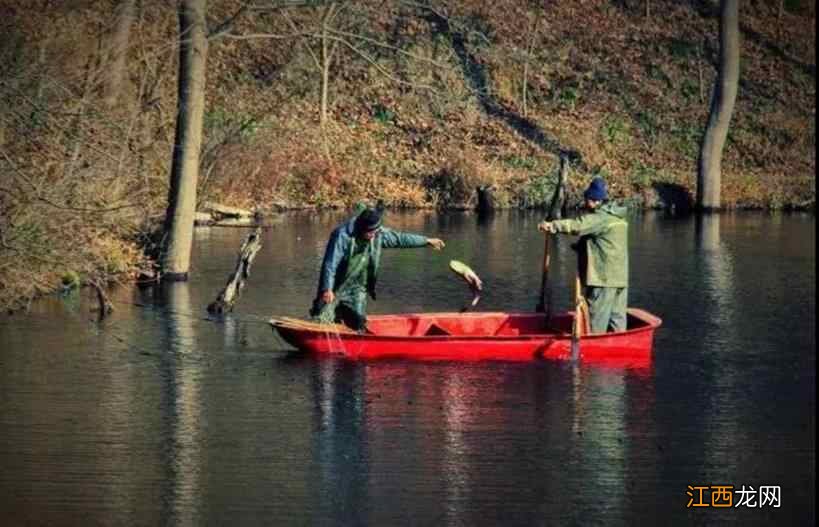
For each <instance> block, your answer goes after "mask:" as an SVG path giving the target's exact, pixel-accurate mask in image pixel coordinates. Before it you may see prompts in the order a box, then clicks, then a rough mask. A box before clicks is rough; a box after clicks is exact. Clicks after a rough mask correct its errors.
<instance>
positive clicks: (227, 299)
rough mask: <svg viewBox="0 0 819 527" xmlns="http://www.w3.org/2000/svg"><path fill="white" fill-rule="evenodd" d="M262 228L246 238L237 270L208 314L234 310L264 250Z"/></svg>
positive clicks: (258, 228) (210, 307)
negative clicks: (255, 262) (259, 254)
mask: <svg viewBox="0 0 819 527" xmlns="http://www.w3.org/2000/svg"><path fill="white" fill-rule="evenodd" d="M261 237H262V228H261V227H256V230H254V231H253V232H252V233H251V234H249V235H248V236H247V238H245V241H244V242H243V243H242V247H241V248H240V249H239V257H238V258H237V260H236V268H235V269H234V270H233V273H232V274H231V275H230V276H229V277H228V281H227V284H226V285H225V287H224V289H222V292H221V293H219V296H218V297H217V298H216V300H215V301H213V302H211V304H210V305H209V306H208V312H209V313H212V314H216V315H221V314H223V313H227V312H230V311H232V310H233V306H234V305H235V304H236V301H237V300H239V296H240V295H241V293H242V289H244V287H245V283H246V282H247V279H248V278H249V277H250V266H251V265H252V264H253V259H254V258H255V257H256V253H258V252H259V249H261V248H262V241H261Z"/></svg>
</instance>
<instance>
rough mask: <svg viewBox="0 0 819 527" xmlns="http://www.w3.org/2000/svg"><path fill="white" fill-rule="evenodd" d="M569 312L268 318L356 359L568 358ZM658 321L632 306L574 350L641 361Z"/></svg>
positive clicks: (307, 342) (309, 345) (302, 343)
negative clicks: (346, 321) (353, 322)
mask: <svg viewBox="0 0 819 527" xmlns="http://www.w3.org/2000/svg"><path fill="white" fill-rule="evenodd" d="M573 319H574V313H573V312H566V313H561V314H559V315H555V316H553V317H552V320H551V323H550V324H549V325H548V327H547V324H546V319H545V317H544V315H543V314H540V313H503V312H483V313H482V312H472V313H420V314H403V315H372V316H369V317H368V318H367V320H368V323H367V328H368V331H367V332H366V333H363V334H359V333H356V332H354V331H352V330H350V329H349V328H346V327H345V326H341V325H339V324H333V325H329V326H327V325H321V324H318V323H314V322H308V321H305V320H299V319H293V318H273V319H271V320H270V325H271V326H272V327H273V328H274V329H275V330H276V331H278V332H279V334H280V335H281V336H282V338H283V339H284V340H285V341H286V342H287V343H289V344H291V345H292V346H294V347H296V348H297V349H299V350H302V351H307V352H312V353H317V354H338V355H343V356H345V357H349V358H353V359H374V358H392V357H402V358H412V359H438V360H487V359H492V360H509V361H528V360H534V359H541V358H543V359H569V358H570V357H571V339H572V335H571V328H572V321H573ZM661 323H662V321H661V320H660V319H659V318H658V317H656V316H654V315H652V314H651V313H648V312H646V311H643V310H642V309H633V308H631V309H629V310H628V329H627V330H626V331H622V332H618V333H600V334H589V335H585V336H583V337H581V338H580V339H579V348H580V356H579V358H580V360H581V361H583V362H590V363H591V362H593V363H599V364H601V365H611V366H617V367H623V366H625V367H632V366H633V367H645V366H647V365H648V364H649V363H650V361H651V353H652V345H653V341H654V330H655V329H657V328H658V327H659V326H660V324H661Z"/></svg>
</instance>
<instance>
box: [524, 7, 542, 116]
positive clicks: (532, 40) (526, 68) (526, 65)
mask: <svg viewBox="0 0 819 527" xmlns="http://www.w3.org/2000/svg"><path fill="white" fill-rule="evenodd" d="M537 23H538V20H537V19H535V23H534V24H533V25H532V33H531V34H530V36H529V49H527V50H526V59H525V60H526V61H525V62H524V63H523V97H522V98H523V104H522V106H523V116H524V117H527V113H528V109H527V98H528V91H529V61H531V59H532V51H533V50H534V49H535V36H536V35H537Z"/></svg>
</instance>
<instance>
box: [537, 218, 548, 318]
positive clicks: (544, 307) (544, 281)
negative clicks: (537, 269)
mask: <svg viewBox="0 0 819 527" xmlns="http://www.w3.org/2000/svg"><path fill="white" fill-rule="evenodd" d="M543 239H544V242H543V269H542V274H541V279H540V298H539V299H538V304H537V307H536V308H535V311H537V312H538V313H545V314H546V326H547V327H548V326H549V322H550V320H551V317H552V290H551V289H550V288H549V261H550V256H549V246H550V245H551V241H552V237H551V236H550V235H549V233H548V232H546V233H544V236H543Z"/></svg>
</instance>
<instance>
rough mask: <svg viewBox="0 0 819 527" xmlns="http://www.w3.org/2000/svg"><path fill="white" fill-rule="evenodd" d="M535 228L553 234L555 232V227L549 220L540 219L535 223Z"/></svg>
mask: <svg viewBox="0 0 819 527" xmlns="http://www.w3.org/2000/svg"><path fill="white" fill-rule="evenodd" d="M537 230H539V231H541V232H548V233H551V234H554V233H556V232H557V229H555V226H554V223H552V222H550V221H541V222H540V223H538V224H537Z"/></svg>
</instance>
